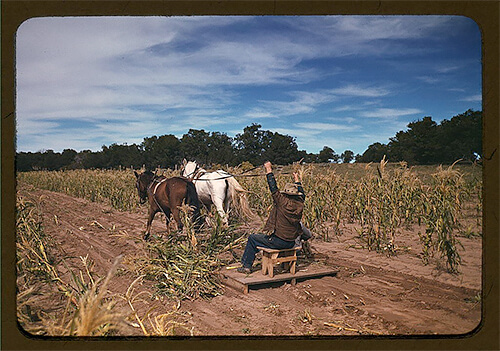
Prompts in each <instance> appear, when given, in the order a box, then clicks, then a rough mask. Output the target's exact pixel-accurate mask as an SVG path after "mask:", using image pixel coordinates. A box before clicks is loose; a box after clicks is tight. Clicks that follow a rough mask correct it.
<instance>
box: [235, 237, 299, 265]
mask: <svg viewBox="0 0 500 351" xmlns="http://www.w3.org/2000/svg"><path fill="white" fill-rule="evenodd" d="M257 246H262V247H267V248H269V249H278V250H282V249H291V248H292V247H294V246H295V241H288V240H283V239H280V238H278V237H277V236H276V235H274V234H272V235H265V234H250V235H249V236H248V241H247V245H246V246H245V251H244V252H243V256H242V257H241V265H242V266H243V267H245V268H252V264H253V261H254V260H255V254H256V253H257V252H259V249H257Z"/></svg>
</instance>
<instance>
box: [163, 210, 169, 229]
mask: <svg viewBox="0 0 500 351" xmlns="http://www.w3.org/2000/svg"><path fill="white" fill-rule="evenodd" d="M163 213H164V214H165V225H166V226H167V234H170V209H169V208H167V209H166V210H164V211H163Z"/></svg>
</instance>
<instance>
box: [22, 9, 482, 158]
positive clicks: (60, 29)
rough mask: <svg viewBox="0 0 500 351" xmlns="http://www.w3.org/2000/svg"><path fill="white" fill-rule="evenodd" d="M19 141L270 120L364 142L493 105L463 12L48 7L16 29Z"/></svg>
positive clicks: (320, 142) (44, 145)
mask: <svg viewBox="0 0 500 351" xmlns="http://www.w3.org/2000/svg"><path fill="white" fill-rule="evenodd" d="M16 94H17V97H16V113H17V116H16V118H17V151H33V152H35V151H40V150H48V149H52V150H54V151H56V152H60V151H62V150H63V149H67V148H71V149H75V150H77V151H81V150H85V149H90V150H93V151H98V150H100V149H101V147H102V146H103V145H106V146H109V145H111V144H113V143H117V144H125V143H127V144H132V143H136V144H139V143H141V142H142V141H143V139H144V138H145V137H150V136H153V135H157V136H160V135H164V134H174V135H176V136H177V137H179V138H180V137H182V135H183V134H185V133H187V132H188V130H189V128H194V129H204V130H205V131H209V132H211V131H219V132H224V133H227V134H228V135H229V136H231V137H234V136H235V135H236V134H237V133H241V132H242V131H243V128H244V127H246V126H248V125H251V124H252V123H258V124H261V125H262V129H263V130H271V131H274V132H279V133H282V134H288V135H291V136H293V137H295V138H296V142H297V144H298V147H299V149H300V150H307V151H308V152H314V153H317V152H318V151H320V150H321V149H322V148H323V146H329V147H331V148H333V149H334V150H335V152H337V153H338V154H340V153H342V152H343V151H344V150H347V149H349V150H352V151H354V153H360V154H361V153H363V151H365V150H366V149H367V147H368V146H369V145H370V144H373V143H375V142H381V143H387V142H388V141H389V138H390V137H392V136H394V135H395V134H396V132H398V131H400V130H406V125H407V124H408V123H409V122H411V121H416V120H418V119H421V118H423V117H424V116H431V117H432V118H433V119H434V120H435V121H437V122H439V121H441V120H443V119H450V118H451V117H453V116H455V115H457V114H460V113H463V112H465V111H466V110H468V109H474V110H480V109H481V101H482V100H481V34H480V30H479V28H478V26H477V25H476V23H475V22H474V21H472V20H471V19H469V18H466V17H460V16H291V17H281V16H258V17H249V16H235V17H225V16H220V17H58V18H56V17H48V18H34V19H30V20H28V21H26V22H24V23H23V24H22V25H21V26H20V27H19V29H18V32H17V38H16Z"/></svg>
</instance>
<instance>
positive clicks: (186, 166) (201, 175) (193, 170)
mask: <svg viewBox="0 0 500 351" xmlns="http://www.w3.org/2000/svg"><path fill="white" fill-rule="evenodd" d="M182 176H183V177H186V178H189V179H191V180H192V181H193V183H194V185H195V187H196V192H197V193H198V198H199V199H200V201H201V202H202V203H203V204H204V205H205V206H207V207H208V208H210V206H211V205H214V206H215V208H216V209H217V212H218V213H219V215H220V216H221V218H222V221H223V223H224V224H225V225H227V223H228V212H229V204H230V203H232V204H233V207H235V209H236V210H237V211H238V212H239V213H240V214H241V215H243V216H244V217H247V218H250V217H252V216H253V213H252V211H251V209H250V206H249V205H248V200H247V198H246V194H245V193H246V192H247V191H246V190H245V189H243V187H242V186H241V185H240V183H238V181H237V180H236V179H235V178H234V177H233V176H232V175H231V174H229V173H227V172H225V171H223V170H217V171H213V172H207V171H206V170H204V169H203V168H201V167H200V166H199V165H198V164H197V163H196V162H195V161H189V162H188V161H186V160H184V161H183V169H182Z"/></svg>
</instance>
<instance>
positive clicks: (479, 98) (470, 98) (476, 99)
mask: <svg viewBox="0 0 500 351" xmlns="http://www.w3.org/2000/svg"><path fill="white" fill-rule="evenodd" d="M482 100H483V97H482V96H481V95H472V96H468V97H465V98H463V99H462V101H468V102H481V101H482Z"/></svg>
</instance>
